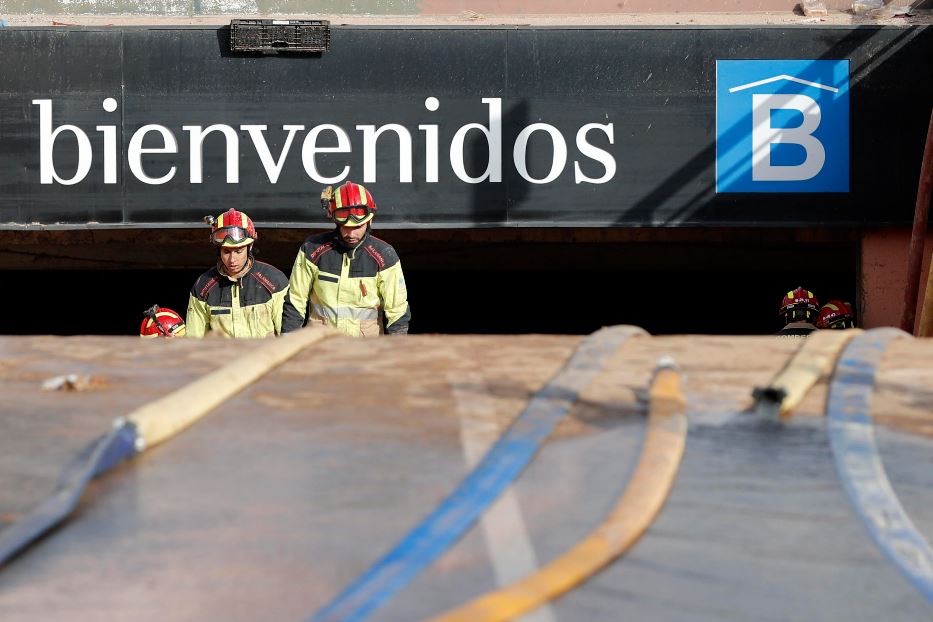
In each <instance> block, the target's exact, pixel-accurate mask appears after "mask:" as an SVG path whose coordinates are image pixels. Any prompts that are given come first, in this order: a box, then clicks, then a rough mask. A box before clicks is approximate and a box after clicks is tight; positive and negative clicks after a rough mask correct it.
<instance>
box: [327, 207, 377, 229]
mask: <svg viewBox="0 0 933 622" xmlns="http://www.w3.org/2000/svg"><path fill="white" fill-rule="evenodd" d="M371 213H372V212H371V211H370V209H369V206H367V205H354V206H353V207H338V208H337V209H335V210H334V214H333V218H334V222H337V223H339V224H341V225H345V224H347V223H350V222H352V223H354V224H363V222H364V221H365V220H366V219H367V218H369V215H370V214H371Z"/></svg>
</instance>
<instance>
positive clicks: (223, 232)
mask: <svg viewBox="0 0 933 622" xmlns="http://www.w3.org/2000/svg"><path fill="white" fill-rule="evenodd" d="M247 238H249V232H248V231H247V230H246V229H244V228H243V227H221V228H219V229H214V231H212V232H211V241H212V242H213V243H214V244H224V243H225V242H227V241H230V242H233V243H234V244H239V243H240V242H242V241H243V240H246V239H247Z"/></svg>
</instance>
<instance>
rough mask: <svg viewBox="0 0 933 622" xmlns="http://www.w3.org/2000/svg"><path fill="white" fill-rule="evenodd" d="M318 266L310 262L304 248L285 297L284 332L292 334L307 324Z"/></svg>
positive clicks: (293, 267) (299, 255) (296, 261)
mask: <svg viewBox="0 0 933 622" xmlns="http://www.w3.org/2000/svg"><path fill="white" fill-rule="evenodd" d="M316 268H317V266H315V265H314V264H312V263H311V262H310V261H308V258H307V256H306V255H305V252H304V247H302V248H301V249H300V250H299V251H298V256H297V257H295V264H294V265H293V266H292V273H291V275H290V276H289V279H288V289H287V290H286V293H285V296H284V297H283V313H282V332H283V333H290V332H291V331H293V330H298V329H299V328H301V327H302V326H304V324H305V314H306V313H307V312H308V296H309V295H310V294H311V286H312V285H313V284H314V277H315V274H314V272H315V270H316Z"/></svg>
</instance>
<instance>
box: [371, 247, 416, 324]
mask: <svg viewBox="0 0 933 622" xmlns="http://www.w3.org/2000/svg"><path fill="white" fill-rule="evenodd" d="M376 285H377V287H378V289H379V298H380V300H382V309H383V313H385V318H386V333H388V334H389V335H406V334H408V322H409V320H411V311H409V309H408V289H407V288H406V287H405V275H404V274H403V273H402V262H400V261H396V262H395V263H394V264H393V265H391V266H389V267H388V268H385V269H384V270H381V271H380V272H379V274H378V275H377V276H376Z"/></svg>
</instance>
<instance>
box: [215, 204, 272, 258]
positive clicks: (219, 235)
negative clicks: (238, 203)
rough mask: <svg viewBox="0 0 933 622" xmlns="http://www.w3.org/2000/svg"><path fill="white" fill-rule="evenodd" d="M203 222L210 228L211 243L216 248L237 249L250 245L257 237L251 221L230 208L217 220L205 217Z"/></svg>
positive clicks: (242, 213) (244, 214)
mask: <svg viewBox="0 0 933 622" xmlns="http://www.w3.org/2000/svg"><path fill="white" fill-rule="evenodd" d="M204 222H205V223H207V224H209V225H210V226H211V242H213V243H214V244H216V245H217V246H228V247H232V248H239V247H240V246H247V245H249V244H252V243H253V242H255V241H256V239H257V238H258V237H259V236H258V235H257V234H256V227H255V226H254V225H253V221H252V219H251V218H250V217H249V216H247V215H246V213H245V212H238V211H237V210H235V209H233V208H232V207H231V208H230V209H228V210H227V211H226V212H224V213H223V214H221V215H220V216H218V217H217V218H214V217H213V216H205V217H204Z"/></svg>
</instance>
